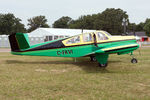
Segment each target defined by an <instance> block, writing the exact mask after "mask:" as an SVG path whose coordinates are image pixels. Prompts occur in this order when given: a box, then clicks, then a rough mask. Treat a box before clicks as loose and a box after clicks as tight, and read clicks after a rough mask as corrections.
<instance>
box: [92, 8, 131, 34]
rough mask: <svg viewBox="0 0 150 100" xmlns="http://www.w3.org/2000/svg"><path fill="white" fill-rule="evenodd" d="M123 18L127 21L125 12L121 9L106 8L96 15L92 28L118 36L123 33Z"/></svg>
mask: <svg viewBox="0 0 150 100" xmlns="http://www.w3.org/2000/svg"><path fill="white" fill-rule="evenodd" d="M123 18H125V19H127V20H128V15H127V14H126V12H125V11H123V10H121V9H114V8H108V9H106V10H105V11H103V12H102V13H99V14H98V15H97V18H96V20H95V23H94V28H95V29H101V30H105V31H108V32H110V33H112V34H120V33H122V32H123V27H122V20H123ZM128 21H129V20H128Z"/></svg>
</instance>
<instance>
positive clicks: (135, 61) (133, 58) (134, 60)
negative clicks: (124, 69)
mask: <svg viewBox="0 0 150 100" xmlns="http://www.w3.org/2000/svg"><path fill="white" fill-rule="evenodd" d="M130 56H131V57H132V59H131V63H133V64H136V63H138V60H137V59H136V58H135V57H134V55H133V53H132V52H131V55H130Z"/></svg>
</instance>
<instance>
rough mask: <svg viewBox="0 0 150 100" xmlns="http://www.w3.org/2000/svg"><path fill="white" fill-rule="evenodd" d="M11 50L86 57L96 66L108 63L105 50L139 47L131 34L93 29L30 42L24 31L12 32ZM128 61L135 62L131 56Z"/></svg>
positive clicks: (121, 51) (124, 50) (126, 51)
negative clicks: (43, 40) (62, 36)
mask: <svg viewBox="0 0 150 100" xmlns="http://www.w3.org/2000/svg"><path fill="white" fill-rule="evenodd" d="M9 41H10V46H11V53H12V54H14V55H29V56H52V57H75V58H76V57H87V56H88V57H90V58H91V61H96V60H97V62H98V64H99V66H100V67H106V66H107V65H108V57H109V54H115V53H116V54H118V55H122V54H131V56H132V55H133V51H134V50H136V49H138V48H139V44H138V43H137V42H136V38H135V36H112V35H110V34H109V33H108V32H106V31H95V32H90V33H84V34H79V35H75V36H72V37H67V38H63V39H58V40H53V41H48V42H44V43H40V44H36V45H30V43H29V39H28V35H27V34H24V33H15V34H12V35H10V36H9ZM131 62H132V63H137V59H136V58H134V57H133V58H132V60H131Z"/></svg>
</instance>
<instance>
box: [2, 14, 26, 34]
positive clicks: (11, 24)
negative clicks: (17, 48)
mask: <svg viewBox="0 0 150 100" xmlns="http://www.w3.org/2000/svg"><path fill="white" fill-rule="evenodd" d="M18 32H21V33H24V32H26V29H25V27H24V24H22V23H21V19H19V18H16V17H15V16H14V15H13V14H11V13H8V14H0V34H7V35H9V34H12V33H18Z"/></svg>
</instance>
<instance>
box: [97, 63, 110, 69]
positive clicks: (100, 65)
mask: <svg viewBox="0 0 150 100" xmlns="http://www.w3.org/2000/svg"><path fill="white" fill-rule="evenodd" d="M98 65H99V67H101V68H106V67H107V65H108V64H107V63H106V64H100V63H98Z"/></svg>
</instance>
